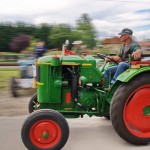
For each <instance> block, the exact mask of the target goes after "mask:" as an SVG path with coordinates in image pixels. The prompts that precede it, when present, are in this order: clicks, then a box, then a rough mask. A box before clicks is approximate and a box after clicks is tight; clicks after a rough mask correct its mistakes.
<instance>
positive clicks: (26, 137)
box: [21, 109, 69, 150]
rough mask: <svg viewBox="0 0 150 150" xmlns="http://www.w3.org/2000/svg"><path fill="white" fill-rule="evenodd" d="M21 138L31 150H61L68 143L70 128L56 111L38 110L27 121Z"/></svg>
mask: <svg viewBox="0 0 150 150" xmlns="http://www.w3.org/2000/svg"><path fill="white" fill-rule="evenodd" d="M21 136H22V140H23V143H24V145H25V146H26V147H27V148H28V149H29V150H60V149H61V148H62V147H63V146H64V145H65V144H66V142H67V140H68V136H69V127H68V123H67V122H66V120H65V118H64V117H63V116H62V115H61V114H60V113H58V112H56V111H54V110H48V109H44V110H37V111H36V112H33V113H31V114H30V116H29V117H28V118H27V119H26V120H25V122H24V124H23V126H22V131H21Z"/></svg>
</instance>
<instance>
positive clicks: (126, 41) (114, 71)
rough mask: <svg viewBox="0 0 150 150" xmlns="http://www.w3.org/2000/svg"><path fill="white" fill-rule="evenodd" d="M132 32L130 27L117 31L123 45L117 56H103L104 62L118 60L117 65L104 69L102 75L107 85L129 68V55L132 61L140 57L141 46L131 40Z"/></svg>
mask: <svg viewBox="0 0 150 150" xmlns="http://www.w3.org/2000/svg"><path fill="white" fill-rule="evenodd" d="M132 34H133V31H132V30H131V29H128V28H125V29H123V30H122V31H121V32H120V33H119V35H120V40H121V42H123V45H122V47H121V49H120V51H119V53H118V54H117V56H112V57H106V58H105V61H106V62H110V61H111V59H113V60H114V61H116V62H118V64H117V65H115V66H112V67H108V68H107V69H106V70H105V73H104V77H105V81H106V85H107V86H109V85H110V84H114V83H115V82H116V78H117V77H118V76H119V75H120V74H121V73H123V72H124V71H125V70H127V69H128V68H129V66H130V64H129V57H130V56H129V55H131V60H133V61H136V60H140V59H141V53H142V51H141V47H140V45H139V44H138V43H136V42H135V41H133V39H132ZM109 58H111V59H109ZM109 80H110V81H109ZM106 90H109V87H108V88H106Z"/></svg>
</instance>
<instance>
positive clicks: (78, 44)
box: [72, 41, 83, 54]
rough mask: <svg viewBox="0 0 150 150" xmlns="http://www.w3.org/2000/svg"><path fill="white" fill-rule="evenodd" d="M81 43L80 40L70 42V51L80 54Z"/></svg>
mask: <svg viewBox="0 0 150 150" xmlns="http://www.w3.org/2000/svg"><path fill="white" fill-rule="evenodd" d="M82 43H83V42H82V41H74V42H73V43H72V44H73V47H72V51H74V52H75V53H77V54H82V48H81V45H82Z"/></svg>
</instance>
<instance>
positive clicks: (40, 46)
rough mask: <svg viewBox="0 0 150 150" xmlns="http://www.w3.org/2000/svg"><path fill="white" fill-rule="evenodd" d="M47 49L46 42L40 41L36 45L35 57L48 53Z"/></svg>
mask: <svg viewBox="0 0 150 150" xmlns="http://www.w3.org/2000/svg"><path fill="white" fill-rule="evenodd" d="M46 51H47V49H46V48H45V42H44V41H39V42H37V44H36V46H35V47H34V56H35V58H39V57H42V56H43V55H44V53H46Z"/></svg>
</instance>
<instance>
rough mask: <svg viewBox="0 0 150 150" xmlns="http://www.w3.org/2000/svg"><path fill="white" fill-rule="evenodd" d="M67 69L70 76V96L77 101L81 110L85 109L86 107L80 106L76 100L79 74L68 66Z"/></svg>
mask: <svg viewBox="0 0 150 150" xmlns="http://www.w3.org/2000/svg"><path fill="white" fill-rule="evenodd" d="M67 70H68V71H69V72H70V73H71V76H72V83H71V97H72V99H73V100H74V101H75V102H76V103H77V105H78V106H79V108H81V109H82V110H87V109H86V107H84V106H82V105H81V104H80V103H79V102H78V81H79V76H78V75H77V74H76V73H75V72H73V71H72V70H71V69H70V68H67Z"/></svg>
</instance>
